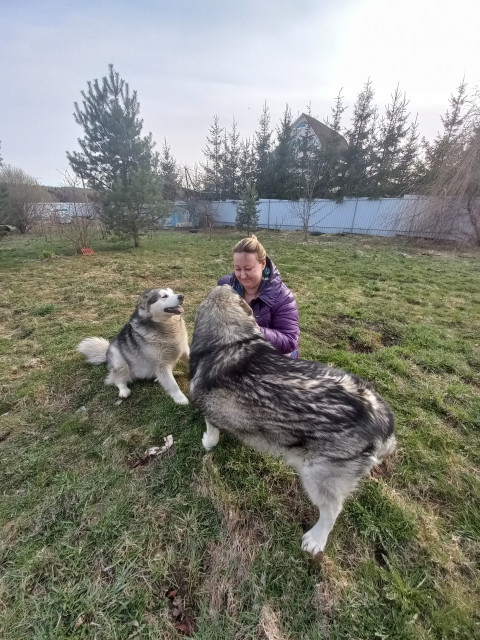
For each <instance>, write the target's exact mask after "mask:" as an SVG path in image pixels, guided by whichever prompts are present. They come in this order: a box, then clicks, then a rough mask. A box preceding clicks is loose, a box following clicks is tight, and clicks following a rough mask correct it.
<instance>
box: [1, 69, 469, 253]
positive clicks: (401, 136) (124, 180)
mask: <svg viewBox="0 0 480 640" xmlns="http://www.w3.org/2000/svg"><path fill="white" fill-rule="evenodd" d="M81 97H82V99H81V101H80V102H77V103H75V114H74V116H75V120H76V122H77V123H78V124H79V125H80V126H81V127H82V129H83V137H82V138H80V139H79V140H78V143H79V146H80V150H79V151H73V152H71V153H67V158H68V161H69V164H70V171H71V172H73V173H70V171H67V172H66V173H65V175H66V176H70V178H69V179H68V180H67V181H66V185H65V189H64V190H63V191H62V192H59V193H57V194H55V197H57V198H58V197H59V195H60V198H61V199H62V200H63V199H70V198H71V197H72V194H77V195H78V193H79V192H80V190H81V192H82V193H83V194H84V197H85V201H87V202H90V203H91V204H94V205H95V206H96V207H97V210H98V212H99V214H98V215H99V216H100V218H101V220H102V222H103V224H104V226H105V228H106V229H107V230H110V231H113V232H116V233H122V234H125V235H128V236H130V237H131V238H132V240H133V242H134V244H135V245H136V246H137V245H138V243H139V238H140V234H141V233H142V232H143V231H144V230H145V229H151V228H158V227H159V226H162V225H163V223H164V221H165V219H166V218H167V217H168V215H169V214H170V212H171V210H172V206H173V203H174V202H175V201H176V200H179V199H183V200H184V201H185V202H187V204H188V205H189V206H190V205H191V206H192V207H193V208H195V207H196V206H197V204H196V202H198V200H199V199H200V200H202V201H203V202H207V201H213V200H224V199H240V198H242V199H246V197H247V195H248V196H249V197H251V198H253V199H255V198H257V197H260V198H272V199H273V198H279V199H289V200H292V201H297V202H303V203H307V204H306V206H305V207H304V208H305V210H306V212H307V213H304V214H302V216H301V217H302V220H303V219H305V220H304V227H305V229H308V220H309V214H308V212H309V211H311V207H310V205H309V203H311V202H312V201H314V199H316V198H331V199H335V200H337V201H341V200H343V199H344V198H346V197H370V198H380V197H398V196H402V195H404V194H405V193H422V194H432V195H434V196H435V197H437V198H439V197H441V198H443V199H444V200H445V198H450V200H448V202H449V203H451V202H452V201H453V200H452V198H455V199H456V200H457V201H458V203H459V205H458V206H457V211H462V210H463V209H462V207H463V208H465V207H466V208H467V210H468V215H469V216H470V219H471V222H472V225H473V226H474V228H475V229H476V230H477V231H476V232H478V233H477V236H478V241H479V243H480V208H479V206H478V204H477V201H478V200H479V195H480V193H479V187H480V176H479V167H480V116H479V113H480V109H479V104H480V101H479V99H478V94H477V93H472V92H469V91H468V88H467V85H466V83H465V82H462V83H460V85H459V87H458V88H457V90H456V92H455V93H454V94H452V95H451V96H450V100H449V106H448V108H447V110H446V112H445V114H444V115H443V116H442V117H441V123H442V127H441V131H440V132H439V133H438V135H437V136H436V138H435V139H434V140H433V141H432V142H428V141H426V140H425V139H420V136H419V131H418V122H417V120H416V118H415V117H413V116H412V114H411V112H410V108H409V101H408V99H407V97H406V95H405V93H403V92H402V91H401V90H400V88H399V87H397V88H396V89H395V91H394V92H393V94H392V97H391V100H390V102H389V104H388V105H387V106H386V107H385V109H384V110H383V111H381V110H380V109H379V108H378V106H377V105H376V104H375V93H374V87H373V85H372V82H371V81H370V80H367V82H365V84H364V86H363V87H362V90H361V91H360V93H359V94H358V96H357V98H356V100H355V103H354V105H353V108H352V110H351V113H352V115H351V117H350V120H349V121H348V122H345V111H346V109H347V107H346V105H345V104H344V100H343V97H342V92H341V91H340V92H339V94H338V96H337V97H336V99H335V101H334V103H333V106H332V108H331V111H330V114H329V117H328V118H326V120H325V121H324V122H323V123H322V122H320V121H318V120H316V119H315V118H313V116H312V114H311V113H310V110H308V109H307V113H306V114H302V119H303V120H304V122H303V124H304V125H305V126H304V127H303V129H302V131H301V132H299V129H298V127H295V126H294V124H295V120H294V119H293V117H292V113H291V109H290V108H289V106H288V105H287V106H286V107H285V110H284V112H283V114H282V117H281V119H280V121H279V122H278V123H277V124H276V125H274V124H272V122H271V116H270V110H269V108H268V105H267V104H266V103H265V104H264V105H263V109H262V112H261V115H260V118H259V122H258V126H257V129H256V131H255V133H254V135H253V136H252V137H251V138H250V139H244V138H242V137H241V135H240V132H239V130H238V126H237V123H236V121H235V120H233V122H232V124H231V125H230V126H229V127H228V128H227V127H224V126H222V125H221V122H220V118H219V117H218V116H214V118H213V122H212V124H211V126H210V128H209V131H208V135H207V139H206V143H205V146H204V149H203V150H202V153H203V160H202V162H200V163H199V164H198V165H196V166H195V167H193V168H190V169H188V168H187V167H180V166H179V164H178V163H177V162H176V160H175V158H174V156H173V154H172V152H171V150H170V147H169V145H168V144H167V142H166V141H164V143H163V145H162V148H161V151H160V152H158V151H156V150H155V143H154V141H153V139H152V135H151V134H148V135H144V134H143V133H142V129H143V121H142V120H141V118H140V116H139V112H140V104H139V102H138V99H137V94H136V92H135V91H130V88H129V85H128V83H127V82H125V81H124V80H123V79H122V78H121V77H120V76H119V74H118V72H116V71H115V70H114V68H113V65H109V69H108V74H107V75H106V76H104V77H103V78H102V79H101V80H94V81H92V82H88V84H87V89H86V90H84V91H82V92H81ZM297 125H298V122H297ZM1 163H2V159H1V157H0V222H7V223H9V224H13V225H15V226H17V228H19V229H21V230H22V231H26V230H28V228H29V226H31V223H32V219H33V213H32V212H34V211H35V208H34V207H31V203H32V202H35V201H36V202H38V201H44V200H48V199H52V196H53V194H52V193H46V192H45V193H43V192H42V193H40V192H39V185H37V184H36V182H35V181H34V180H33V179H32V178H31V177H30V176H27V175H26V174H24V173H23V172H22V171H21V170H17V169H15V168H14V167H10V166H8V165H6V166H3V167H2V166H1ZM33 198H36V200H33ZM75 200H77V197H76V196H75ZM449 207H450V209H451V208H452V207H451V205H450V204H449ZM207 209H208V208H207ZM207 209H205V210H207ZM442 210H444V211H446V212H447V213H448V211H449V208H448V207H446V208H445V207H444V209H442ZM197 213H198V212H197ZM435 215H436V216H437V217H438V214H437V213H435ZM445 215H447V214H445ZM448 215H451V214H450V213H448ZM210 217H211V216H209V219H210Z"/></svg>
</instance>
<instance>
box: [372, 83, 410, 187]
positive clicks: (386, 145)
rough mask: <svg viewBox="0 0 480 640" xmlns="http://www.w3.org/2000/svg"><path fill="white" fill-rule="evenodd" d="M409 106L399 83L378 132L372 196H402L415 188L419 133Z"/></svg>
mask: <svg viewBox="0 0 480 640" xmlns="http://www.w3.org/2000/svg"><path fill="white" fill-rule="evenodd" d="M407 107H408V100H407V97H406V95H405V94H402V93H401V92H400V88H399V87H398V86H397V88H396V89H395V92H394V94H393V95H392V101H391V103H390V104H388V105H387V107H386V109H385V115H384V117H383V118H382V119H381V121H380V124H379V127H378V131H377V139H376V147H377V153H376V158H375V159H376V163H375V166H374V168H373V172H372V173H373V175H372V191H371V195H374V196H377V197H385V196H386V197H395V196H401V195H404V193H405V192H406V191H407V190H409V188H410V187H411V184H412V180H413V170H414V165H415V161H416V157H417V152H418V133H417V125H416V123H413V124H409V118H410V113H409V112H408V110H407Z"/></svg>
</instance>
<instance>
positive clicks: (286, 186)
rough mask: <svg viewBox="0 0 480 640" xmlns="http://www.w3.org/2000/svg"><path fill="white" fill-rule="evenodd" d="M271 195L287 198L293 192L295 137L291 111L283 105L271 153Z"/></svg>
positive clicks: (282, 198) (290, 196) (292, 195)
mask: <svg viewBox="0 0 480 640" xmlns="http://www.w3.org/2000/svg"><path fill="white" fill-rule="evenodd" d="M271 172H272V176H273V193H272V197H274V198H279V199H281V200H289V199H290V198H292V197H294V192H295V137H294V133H293V130H292V113H291V111H290V108H289V106H288V104H287V105H286V106H285V111H284V112H283V116H282V119H281V121H280V125H279V126H278V127H277V145H276V147H275V149H274V150H273V153H272V171H271Z"/></svg>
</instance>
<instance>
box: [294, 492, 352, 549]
mask: <svg viewBox="0 0 480 640" xmlns="http://www.w3.org/2000/svg"><path fill="white" fill-rule="evenodd" d="M315 504H316V506H317V507H318V510H319V511H320V517H319V519H318V521H317V523H316V524H315V525H314V526H313V527H312V528H311V529H310V530H309V531H307V532H306V533H304V534H303V537H302V549H303V550H304V551H307V552H308V553H311V554H312V555H313V556H316V555H317V553H320V552H323V550H324V549H325V545H326V544H327V539H328V536H329V534H330V531H331V530H332V529H333V525H334V524H335V520H336V519H337V518H338V515H339V513H340V511H341V510H342V506H343V503H342V500H340V499H339V498H337V499H336V500H329V499H326V498H324V499H323V502H322V501H320V500H319V501H318V502H316V503H315Z"/></svg>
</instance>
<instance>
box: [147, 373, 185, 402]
mask: <svg viewBox="0 0 480 640" xmlns="http://www.w3.org/2000/svg"><path fill="white" fill-rule="evenodd" d="M156 373H157V377H156V378H155V382H158V383H159V384H160V386H162V387H163V388H164V389H165V391H166V392H167V393H168V395H169V396H170V397H171V398H172V399H173V400H174V401H175V402H176V403H177V404H188V398H187V397H186V396H185V394H184V393H182V391H181V389H180V387H179V386H178V384H177V381H176V380H175V378H174V377H173V373H172V370H171V369H167V368H165V369H159V370H158V371H157V372H156Z"/></svg>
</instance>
